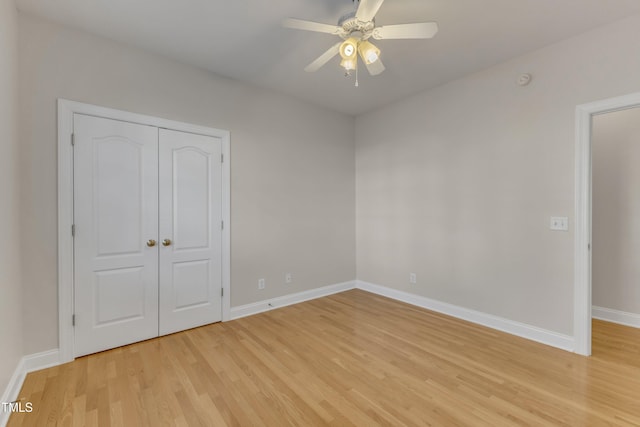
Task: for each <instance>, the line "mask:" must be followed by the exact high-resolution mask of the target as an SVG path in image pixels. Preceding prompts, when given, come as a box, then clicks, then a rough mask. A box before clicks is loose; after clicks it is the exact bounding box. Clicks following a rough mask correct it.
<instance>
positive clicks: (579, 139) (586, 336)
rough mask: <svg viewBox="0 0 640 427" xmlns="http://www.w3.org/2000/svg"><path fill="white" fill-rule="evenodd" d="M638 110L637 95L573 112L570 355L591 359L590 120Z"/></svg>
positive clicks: (612, 99)
mask: <svg viewBox="0 0 640 427" xmlns="http://www.w3.org/2000/svg"><path fill="white" fill-rule="evenodd" d="M634 107H640V92H637V93H632V94H630V95H625V96H619V97H615V98H609V99H604V100H601V101H596V102H591V103H589V104H583V105H578V107H577V108H576V158H575V162H576V164H575V168H576V171H575V172H576V176H575V185H576V188H575V192H576V195H575V211H576V212H575V215H576V220H575V240H574V253H575V255H574V257H575V258H574V304H573V306H574V308H573V310H574V311H573V334H574V341H575V349H574V351H575V352H576V353H578V354H582V355H585V356H589V355H591V310H592V301H591V204H592V198H591V196H592V193H591V191H592V182H591V180H592V175H591V166H592V163H591V162H592V157H591V153H592V146H591V133H592V132H591V131H592V129H591V124H592V118H593V116H595V115H598V114H604V113H610V112H613V111H619V110H626V109H629V108H634Z"/></svg>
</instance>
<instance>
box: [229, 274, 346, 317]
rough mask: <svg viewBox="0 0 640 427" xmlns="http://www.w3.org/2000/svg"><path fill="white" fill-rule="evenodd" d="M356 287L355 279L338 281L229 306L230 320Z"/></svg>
mask: <svg viewBox="0 0 640 427" xmlns="http://www.w3.org/2000/svg"><path fill="white" fill-rule="evenodd" d="M355 287H356V282H355V280H352V281H349V282H343V283H338V284H335V285H329V286H324V287H322V288H317V289H311V290H309V291H303V292H297V293H295V294H289V295H285V296H282V297H277V298H271V299H267V300H264V301H258V302H254V303H251V304H245V305H239V306H237V307H231V320H235V319H240V318H241V317H246V316H251V315H253V314H258V313H263V312H265V311H269V310H273V309H275V308H280V307H285V306H287V305H292V304H297V303H300V302H304V301H309V300H312V299H316V298H321V297H326V296H328V295H333V294H337V293H339V292H344V291H348V290H350V289H354V288H355Z"/></svg>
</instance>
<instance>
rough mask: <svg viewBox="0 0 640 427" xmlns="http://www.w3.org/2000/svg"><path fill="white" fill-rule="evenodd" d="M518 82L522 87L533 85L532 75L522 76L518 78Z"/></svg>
mask: <svg viewBox="0 0 640 427" xmlns="http://www.w3.org/2000/svg"><path fill="white" fill-rule="evenodd" d="M517 82H518V85H520V86H526V85H528V84H529V83H531V74H527V73H525V74H520V75H519V76H518V80H517Z"/></svg>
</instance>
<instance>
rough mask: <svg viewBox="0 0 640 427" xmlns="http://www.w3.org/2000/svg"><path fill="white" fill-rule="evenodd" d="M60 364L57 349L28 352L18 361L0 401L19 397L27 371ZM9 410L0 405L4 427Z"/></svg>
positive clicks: (1, 422)
mask: <svg viewBox="0 0 640 427" xmlns="http://www.w3.org/2000/svg"><path fill="white" fill-rule="evenodd" d="M59 364H60V352H59V351H58V349H57V348H56V349H54V350H48V351H43V352H41V353H35V354H29V355H27V356H24V357H23V358H22V359H20V361H19V362H18V366H16V369H15V371H13V375H12V376H11V379H10V380H9V384H7V388H6V389H5V391H4V393H3V394H2V400H1V401H0V402H13V401H15V400H16V399H18V398H19V397H20V390H21V389H22V384H23V383H24V379H25V378H26V376H27V374H28V373H29V372H33V371H39V370H40V369H46V368H50V367H52V366H56V365H59ZM10 415H11V414H10V413H9V412H4V411H3V410H2V407H0V426H2V427H4V426H5V425H6V424H7V422H8V421H9V416H10Z"/></svg>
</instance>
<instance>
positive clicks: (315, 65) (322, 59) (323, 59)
mask: <svg viewBox="0 0 640 427" xmlns="http://www.w3.org/2000/svg"><path fill="white" fill-rule="evenodd" d="M341 44H342V42H338V43H336V44H334V45H333V46H331V47H330V48H329V50H327V51H326V52H325V53H323V54H322V55H320V56H319V57H318V59H316V60H315V61H313V62H312V63H311V64H309V65H307V66H306V67H305V69H304V70H305V71H306V72H307V73H313V72H314V71H318V69H320V67H322V66H323V65H324V64H326V63H327V62H329V60H330V59H331V58H333V57H334V56H336V55H337V54H338V53H340V45H341Z"/></svg>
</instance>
